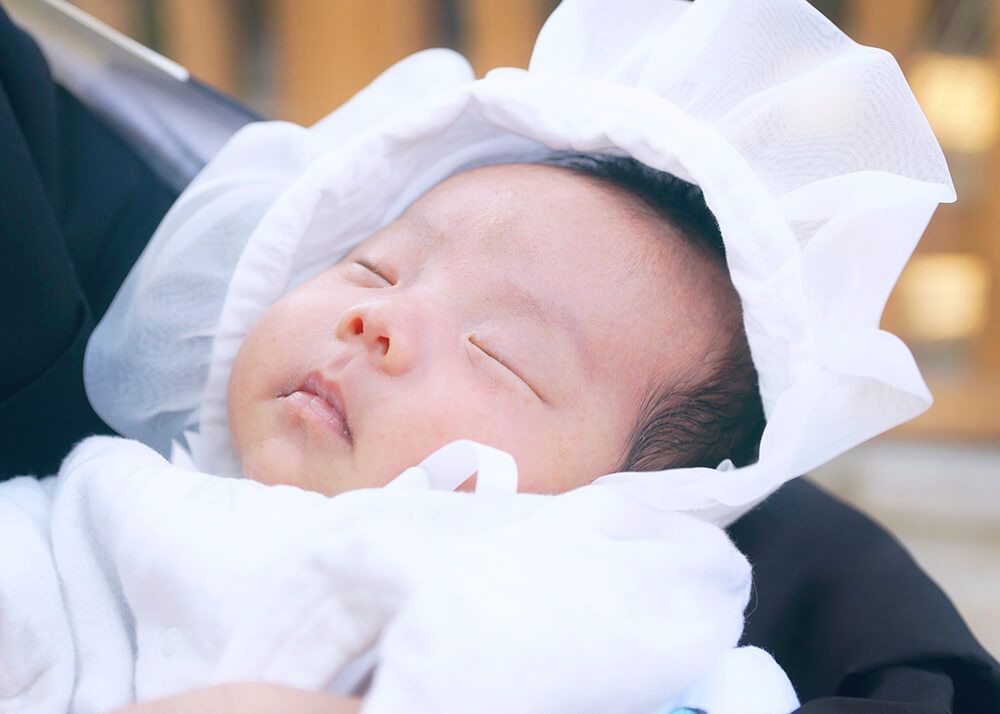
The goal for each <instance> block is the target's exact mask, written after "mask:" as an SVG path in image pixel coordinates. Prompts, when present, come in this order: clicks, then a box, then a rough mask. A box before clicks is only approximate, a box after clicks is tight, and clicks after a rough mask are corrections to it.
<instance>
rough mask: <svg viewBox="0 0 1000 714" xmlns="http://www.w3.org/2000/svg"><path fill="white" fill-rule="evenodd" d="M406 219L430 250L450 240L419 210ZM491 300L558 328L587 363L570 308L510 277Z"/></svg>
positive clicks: (583, 342)
mask: <svg viewBox="0 0 1000 714" xmlns="http://www.w3.org/2000/svg"><path fill="white" fill-rule="evenodd" d="M406 218H407V220H408V221H409V222H410V223H411V225H412V226H413V230H414V233H415V234H416V235H417V236H418V239H419V244H422V245H424V246H427V247H429V248H430V249H431V250H434V249H435V248H437V247H439V246H440V245H442V244H445V243H447V242H449V241H450V240H452V238H451V237H450V236H449V235H448V233H447V231H442V230H441V229H440V228H438V227H437V226H436V225H434V223H433V222H431V221H429V220H427V218H425V217H424V216H422V215H420V213H419V212H412V213H409V214H407V216H406ZM497 287H498V289H497V292H496V294H495V295H491V300H492V301H493V302H494V303H495V304H497V305H498V306H500V307H503V308H506V309H507V310H509V311H510V312H512V313H515V314H517V315H526V316H529V317H532V318H535V319H537V320H539V321H541V322H545V323H548V324H550V325H554V326H556V327H558V328H561V329H562V330H563V331H564V332H565V333H566V334H568V335H569V336H570V338H571V340H572V342H573V349H574V354H575V356H576V357H578V359H579V362H580V364H581V365H582V366H584V367H586V366H587V365H589V364H590V353H589V351H587V349H586V344H587V343H586V338H585V332H584V329H583V323H582V322H581V320H580V318H579V317H578V316H577V315H576V313H575V312H573V311H572V310H571V309H569V308H568V307H566V306H565V305H559V304H556V303H555V302H553V301H551V300H543V299H541V298H539V297H538V296H537V295H535V294H534V293H532V292H531V291H530V290H528V289H526V288H525V287H524V286H523V285H522V284H521V283H519V282H517V281H516V280H513V279H511V278H502V279H501V280H500V282H499V284H498V286H497Z"/></svg>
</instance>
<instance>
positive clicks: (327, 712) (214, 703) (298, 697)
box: [113, 682, 361, 714]
mask: <svg viewBox="0 0 1000 714" xmlns="http://www.w3.org/2000/svg"><path fill="white" fill-rule="evenodd" d="M360 710H361V700H360V699H353V698H349V697H340V696H337V695H334V694H325V693H323V692H307V691H304V690H301V689H291V688H290V687H280V686H277V685H274V684H262V683H257V682H245V683H239V684H223V685H220V686H217V687H209V688H208V689H198V690H195V691H192V692H185V693H183V694H178V695H176V696H173V697H166V698H164V699H156V700H153V701H150V702H142V703H139V704H131V705H129V706H127V707H124V708H122V709H118V710H116V711H115V712H113V714H287V712H298V713H299V714H357V712H358V711H360Z"/></svg>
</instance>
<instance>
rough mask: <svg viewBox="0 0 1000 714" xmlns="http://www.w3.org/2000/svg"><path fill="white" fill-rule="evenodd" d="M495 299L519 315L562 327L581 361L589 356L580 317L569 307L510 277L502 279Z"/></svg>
mask: <svg viewBox="0 0 1000 714" xmlns="http://www.w3.org/2000/svg"><path fill="white" fill-rule="evenodd" d="M498 287H499V289H498V291H497V294H496V295H495V296H494V300H495V302H496V303H498V304H499V305H501V306H503V307H505V308H507V309H508V310H510V311H511V312H513V313H515V314H517V315H524V316H527V317H531V318H535V319H537V320H540V321H542V322H547V323H549V324H551V325H555V326H556V327H559V328H562V330H563V331H564V332H566V333H567V334H568V335H569V336H570V338H571V339H572V341H573V347H574V350H575V353H576V355H577V356H578V357H580V359H581V361H585V358H586V356H587V354H588V353H587V352H586V340H585V338H584V331H583V324H582V323H581V321H580V318H579V317H578V316H577V315H576V314H575V313H574V312H573V311H572V310H570V309H569V308H567V307H566V306H564V305H559V304H557V303H555V302H553V301H551V300H543V299H541V298H539V297H538V296H537V295H535V294H534V293H532V292H531V291H530V290H528V289H526V288H525V287H524V286H523V285H521V284H520V283H518V282H517V281H515V280H511V279H510V278H503V279H501V280H500V284H499V286H498Z"/></svg>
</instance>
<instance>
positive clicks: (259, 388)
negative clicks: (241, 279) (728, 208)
mask: <svg viewBox="0 0 1000 714" xmlns="http://www.w3.org/2000/svg"><path fill="white" fill-rule="evenodd" d="M228 393H229V400H228V401H229V424H230V427H231V429H232V435H233V440H234V443H235V446H236V450H237V452H238V453H239V455H240V458H241V461H242V464H243V468H244V471H245V473H246V474H247V475H248V476H250V477H251V478H254V479H256V480H258V481H261V482H264V483H287V484H293V485H296V486H301V487H302V488H307V489H311V490H314V491H319V492H321V493H325V494H328V495H334V494H337V493H341V492H343V491H346V490H350V489H354V488H361V487H371V486H382V485H384V484H386V483H388V482H389V481H390V480H391V479H392V478H393V477H395V476H396V475H397V474H399V473H401V472H402V471H403V470H405V469H406V468H407V467H409V466H412V465H413V464H416V463H418V462H420V461H421V460H422V459H423V458H425V457H426V456H427V455H428V454H430V453H431V452H433V451H435V450H436V449H437V448H439V447H440V446H442V445H443V444H446V443H448V442H451V441H454V440H457V439H472V440H475V441H478V442H482V443H484V444H490V445H492V446H494V447H497V448H500V449H502V450H504V451H506V452H509V453H510V454H512V455H513V456H514V457H515V460H516V462H517V466H518V472H519V484H520V485H519V489H520V490H523V491H528V492H533V493H562V492H564V491H568V490H570V489H572V488H576V487H578V486H582V485H585V484H588V483H590V482H591V481H593V480H594V479H596V478H597V477H599V476H601V475H603V474H607V473H613V472H615V471H653V470H661V469H667V468H675V467H682V466H709V467H714V466H716V465H717V464H719V463H720V462H721V461H723V460H724V459H731V460H732V461H734V462H736V463H738V464H740V465H742V464H744V463H748V462H750V461H752V459H753V458H754V456H755V454H756V447H757V444H756V441H757V439H758V438H759V433H760V430H761V429H762V428H763V414H762V412H761V406H760V397H759V393H758V387H757V381H756V374H755V372H754V369H753V365H752V362H751V360H750V354H749V349H748V347H747V344H746V337H745V335H744V333H743V328H742V320H741V310H740V304H739V298H738V296H737V295H736V292H735V290H734V289H733V287H732V284H731V283H730V281H729V278H728V273H727V271H726V266H725V257H724V252H723V248H722V244H721V239H720V238H719V235H718V228H717V227H716V225H715V221H714V219H713V218H712V216H711V214H710V212H709V211H708V209H707V208H706V207H705V204H704V200H703V199H702V198H701V194H700V192H699V191H698V190H697V189H696V188H695V187H693V186H691V185H690V184H687V183H686V182H683V181H680V180H678V179H676V178H674V177H672V176H670V175H668V174H664V173H661V172H656V171H653V170H652V169H649V168H647V167H644V166H643V165H642V164H640V163H639V162H637V161H635V160H634V159H626V158H619V157H608V156H591V157H588V156H575V157H563V158H560V159H554V160H550V161H547V162H544V163H540V164H506V165H497V166H488V167H484V168H479V169H475V170H472V171H467V172H464V173H460V174H458V175H456V176H453V177H451V178H449V179H447V180H445V181H444V182H442V183H441V184H440V185H438V186H436V187H435V188H433V189H432V190H431V191H429V192H428V193H426V194H425V195H424V196H422V197H421V198H419V199H418V200H417V201H415V202H414V203H413V204H412V205H411V206H410V207H409V208H408V209H407V210H406V211H405V212H404V213H403V215H402V216H401V217H400V218H398V219H397V220H395V221H393V222H392V223H390V224H389V225H387V226H386V227H385V228H383V229H382V230H380V231H378V232H377V233H375V234H374V235H373V236H371V237H370V238H368V239H367V240H365V241H363V242H362V243H360V244H358V245H357V246H356V247H355V248H354V249H353V250H352V251H351V252H350V253H349V254H348V255H347V256H346V257H344V259H343V260H341V261H340V262H339V263H337V264H336V265H334V266H332V267H331V268H329V269H328V270H326V271H325V272H323V273H321V274H320V275H318V276H316V277H314V278H313V279H311V280H310V281H308V282H307V283H305V284H303V285H301V286H299V287H298V288H296V289H295V290H293V291H291V292H290V293H289V294H288V295H286V296H285V297H284V298H282V299H281V300H280V301H279V302H277V303H276V304H275V305H274V306H273V307H271V308H270V309H269V310H268V311H267V312H266V313H265V314H264V315H263V316H262V317H261V319H260V321H259V322H258V323H257V324H256V325H255V326H254V327H253V329H252V330H251V332H250V333H249V335H248V336H247V338H246V340H245V341H244V342H243V345H242V347H241V348H240V351H239V354H238V356H237V358H236V360H235V362H234V364H233V371H232V377H231V379H230V382H229V390H228ZM415 415H419V418H415ZM389 444H391V448H387V445H389Z"/></svg>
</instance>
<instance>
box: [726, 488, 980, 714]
mask: <svg viewBox="0 0 1000 714" xmlns="http://www.w3.org/2000/svg"><path fill="white" fill-rule="evenodd" d="M729 532H730V535H731V536H732V537H733V540H734V541H735V543H736V545H737V547H738V548H739V549H740V550H741V551H742V552H743V553H744V554H745V555H746V556H747V557H748V558H749V560H750V562H751V564H752V565H753V567H754V597H753V600H752V601H751V603H750V607H749V609H748V613H747V623H746V629H745V631H744V644H753V645H756V646H758V647H761V648H762V649H765V650H767V651H768V652H770V653H771V654H772V655H773V656H774V658H775V659H776V660H777V661H778V663H779V664H780V665H781V666H782V667H783V668H784V669H785V671H786V672H787V673H788V676H789V678H790V679H791V680H792V683H793V684H794V685H795V688H796V691H797V692H798V694H799V699H800V700H801V701H802V708H801V709H800V710H799V712H801V714H932V713H933V714H937V713H939V712H952V713H953V714H984V713H985V712H1000V665H998V664H997V662H996V660H994V659H993V658H992V657H991V656H990V655H989V653H987V652H986V651H985V650H984V649H983V647H982V646H981V645H980V644H979V643H978V642H977V641H976V638H975V637H974V636H973V635H972V633H971V632H970V631H969V629H968V627H966V625H965V623H964V622H963V621H962V618H961V616H960V615H959V614H958V612H957V611H956V610H955V607H954V605H952V603H951V601H950V600H949V599H948V597H947V595H945V594H944V593H943V592H942V591H941V589H940V588H939V587H938V586H937V585H936V584H935V583H934V582H933V581H932V580H931V579H930V578H929V577H928V576H927V575H926V574H925V573H924V572H923V570H921V568H920V567H919V566H918V565H917V564H916V563H915V562H914V561H913V559H912V558H911V557H910V555H909V554H908V553H907V552H906V551H905V550H904V549H903V547H902V546H901V545H900V544H899V543H898V542H897V541H896V540H895V539H894V538H893V537H892V536H891V535H890V534H888V533H887V532H886V531H885V530H883V529H882V528H881V527H880V526H878V525H877V524H875V523H874V522H872V521H871V520H870V519H869V518H867V517H865V516H864V515H863V514H861V513H859V512H858V511H857V510H855V509H853V508H851V507H849V506H847V505H846V504H844V503H841V502H840V501H838V500H837V499H835V498H834V497H832V496H830V495H829V494H827V493H825V492H824V491H822V490H821V489H819V488H818V487H816V486H814V485H813V484H811V483H809V482H808V481H806V480H802V479H799V480H797V481H793V482H791V483H789V484H786V485H785V486H784V487H782V488H781V489H780V490H779V491H778V492H777V493H775V494H774V495H773V496H771V497H770V498H769V499H768V500H766V501H765V502H764V503H763V504H762V505H761V506H760V507H758V508H757V509H755V510H754V511H751V512H750V513H749V514H747V515H746V516H744V517H743V518H741V519H740V520H739V521H737V522H736V523H735V524H734V525H733V526H732V527H731V528H730V529H729Z"/></svg>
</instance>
